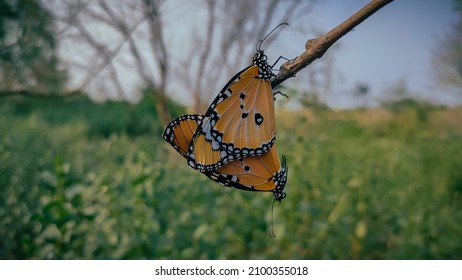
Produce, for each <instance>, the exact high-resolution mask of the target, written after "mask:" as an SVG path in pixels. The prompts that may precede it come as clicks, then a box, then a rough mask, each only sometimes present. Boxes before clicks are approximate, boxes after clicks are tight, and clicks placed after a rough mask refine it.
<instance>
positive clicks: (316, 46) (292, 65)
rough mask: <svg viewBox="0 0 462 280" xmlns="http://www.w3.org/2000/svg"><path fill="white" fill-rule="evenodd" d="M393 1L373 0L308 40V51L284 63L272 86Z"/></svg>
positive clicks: (316, 56) (321, 53) (319, 55)
mask: <svg viewBox="0 0 462 280" xmlns="http://www.w3.org/2000/svg"><path fill="white" fill-rule="evenodd" d="M391 2H393V0H372V1H371V2H369V3H368V4H367V5H366V6H364V7H363V8H362V9H361V10H359V11H357V12H356V13H355V14H353V15H352V16H351V17H350V18H348V19H347V20H345V21H344V22H343V23H341V24H340V25H338V26H337V27H335V28H333V29H332V30H330V31H329V32H327V33H326V34H324V35H322V36H320V37H318V38H315V39H310V40H308V41H307V42H306V44H305V49H306V51H305V52H303V53H302V54H300V55H299V56H298V57H297V58H295V59H294V60H292V61H287V62H286V63H284V64H283V65H282V66H281V69H280V71H279V73H278V74H277V76H276V78H275V79H274V80H272V81H271V86H272V87H273V88H275V87H277V86H278V85H279V84H281V83H282V82H284V81H285V80H287V79H289V78H291V77H294V76H295V74H296V73H297V72H299V71H300V70H302V69H303V68H305V67H306V66H308V65H310V64H311V63H312V62H313V61H315V60H316V59H318V58H321V57H322V56H323V55H324V53H325V52H326V51H327V50H328V49H329V48H330V47H331V46H332V45H333V44H334V43H335V42H337V41H338V40H339V39H340V38H341V37H343V36H344V35H345V34H347V33H348V32H350V31H351V30H352V29H353V28H355V27H356V26H357V25H358V24H360V23H361V22H363V21H364V20H365V19H367V18H368V17H369V16H371V15H372V14H374V13H375V12H377V11H378V10H380V9H381V8H383V7H384V6H385V5H387V4H388V3H391Z"/></svg>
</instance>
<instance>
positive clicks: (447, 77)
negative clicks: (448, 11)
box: [434, 0, 462, 93]
mask: <svg viewBox="0 0 462 280" xmlns="http://www.w3.org/2000/svg"><path fill="white" fill-rule="evenodd" d="M454 10H455V11H456V12H457V13H458V19H457V21H456V22H454V24H453V25H452V26H451V29H450V32H448V33H447V34H446V35H445V37H444V38H443V41H442V42H441V43H440V44H439V48H438V50H437V52H436V54H435V57H434V64H435V71H436V74H437V78H438V81H439V82H440V83H441V84H442V85H444V86H449V87H454V88H456V89H458V91H459V92H460V93H462V0H454Z"/></svg>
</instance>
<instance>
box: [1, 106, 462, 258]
mask: <svg viewBox="0 0 462 280" xmlns="http://www.w3.org/2000/svg"><path fill="white" fill-rule="evenodd" d="M419 106H420V105H419V104H418V103H415V104H413V103H409V104H407V105H406V106H400V108H399V110H388V109H374V110H353V111H331V110H324V111H320V112H318V113H317V114H313V111H311V110H303V111H299V112H290V111H284V112H282V111H280V112H278V115H277V119H278V129H279V130H278V140H277V141H278V146H279V150H280V152H282V153H285V154H286V155H287V159H288V165H289V178H288V183H287V186H286V192H287V198H286V199H285V200H283V201H282V203H281V204H277V205H275V213H274V219H275V220H274V225H275V233H276V235H277V237H276V238H270V237H268V235H267V232H266V229H267V220H266V218H267V216H268V214H269V210H270V205H271V202H272V195H271V194H269V193H251V192H243V191H239V190H235V189H227V188H224V187H221V186H219V185H217V184H215V183H213V182H211V181H209V180H208V179H207V178H206V177H205V176H202V175H201V174H199V173H197V172H195V171H193V170H191V169H190V168H189V167H187V164H186V163H185V162H184V159H183V158H181V157H180V156H179V155H177V154H176V152H174V151H173V149H171V148H170V146H168V144H167V143H164V141H163V140H162V139H161V137H160V133H161V130H162V128H161V127H160V126H159V125H158V123H159V122H158V118H157V116H156V113H155V112H153V111H152V109H151V108H153V106H152V100H149V99H146V100H143V101H142V102H141V103H139V104H136V105H133V104H126V103H106V104H102V105H97V104H93V103H91V102H90V101H88V100H87V99H85V98H82V97H79V98H75V99H73V100H70V101H69V100H67V101H65V100H63V99H59V98H55V99H47V100H45V99H40V98H37V99H18V98H13V97H11V98H8V99H7V98H3V99H2V101H1V103H0V186H1V189H2V190H1V192H0V236H2V238H1V239H0V258H6V259H246V258H251V259H460V258H462V241H461V238H460V236H461V235H462V223H460V221H461V220H462V208H461V205H462V204H461V203H462V173H461V172H460V171H461V170H462V125H461V123H460V119H461V118H462V109H461V108H453V109H444V108H433V109H431V110H427V109H426V110H423V111H424V112H426V115H425V117H421V115H422V112H421V111H422V108H420V107H419ZM171 107H172V111H173V113H174V114H175V115H179V114H180V113H182V112H184V110H183V109H182V108H180V107H179V106H173V105H171Z"/></svg>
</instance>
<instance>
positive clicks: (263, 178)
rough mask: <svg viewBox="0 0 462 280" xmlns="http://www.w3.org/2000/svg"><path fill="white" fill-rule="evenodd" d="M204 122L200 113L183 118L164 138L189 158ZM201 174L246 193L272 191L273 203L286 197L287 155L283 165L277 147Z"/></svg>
mask: <svg viewBox="0 0 462 280" xmlns="http://www.w3.org/2000/svg"><path fill="white" fill-rule="evenodd" d="M204 119H205V116H203V115H198V114H191V115H182V116H180V117H178V118H176V119H174V120H173V121H171V122H170V123H169V124H168V125H167V126H166V128H165V130H164V133H163V134H162V137H163V138H164V139H165V140H166V141H167V142H168V143H169V144H170V145H172V146H173V148H175V150H176V151H178V152H179V153H180V154H181V155H182V156H183V157H185V158H186V157H187V156H188V150H189V147H190V144H191V141H192V139H193V136H194V133H195V131H196V130H197V129H198V128H199V127H200V124H201V122H203V121H204ZM201 172H202V173H203V174H204V175H206V176H207V177H209V178H210V179H211V180H212V181H214V182H217V183H220V184H222V185H224V186H227V187H234V188H237V189H241V190H246V191H262V192H269V191H271V192H273V195H274V201H281V200H282V199H284V198H285V196H286V194H285V193H284V192H283V190H284V187H285V184H286V181H287V172H288V168H287V165H286V159H285V157H284V156H282V164H281V161H280V160H279V157H278V153H277V149H276V146H275V145H273V147H272V148H271V149H270V150H269V151H268V152H267V153H265V154H263V155H259V156H253V157H246V158H242V159H240V160H234V161H230V162H228V163H227V164H225V165H224V166H222V167H220V168H218V169H216V170H209V171H201Z"/></svg>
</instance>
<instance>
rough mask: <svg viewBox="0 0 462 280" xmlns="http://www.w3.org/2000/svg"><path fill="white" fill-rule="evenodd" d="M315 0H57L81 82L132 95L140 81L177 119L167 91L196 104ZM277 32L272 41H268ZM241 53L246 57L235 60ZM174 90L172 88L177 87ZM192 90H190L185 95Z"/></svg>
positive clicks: (165, 113)
mask: <svg viewBox="0 0 462 280" xmlns="http://www.w3.org/2000/svg"><path fill="white" fill-rule="evenodd" d="M312 2H314V0H313V1H302V0H290V1H277V0H271V1H253V2H249V1H247V0H240V1H232V2H228V1H216V0H202V1H171V2H168V1H165V0H136V1H107V0H96V1H90V0H75V1H51V2H49V5H50V7H52V8H53V12H54V13H55V15H56V17H57V18H58V19H59V23H60V30H61V31H62V32H61V35H62V37H61V39H62V40H63V41H64V45H65V46H69V48H68V49H67V50H66V51H68V52H70V51H74V55H68V56H66V60H67V62H68V63H69V65H70V66H72V68H73V69H78V70H79V74H80V75H81V74H82V72H84V74H83V75H81V76H84V78H83V79H82V82H81V85H80V86H79V87H80V88H88V87H91V86H97V89H98V92H99V93H103V94H104V93H106V94H107V95H106V96H103V98H108V97H110V95H113V96H114V93H117V94H116V95H117V96H116V97H117V98H120V99H127V98H131V97H133V94H129V93H128V90H127V89H128V87H127V86H126V83H125V82H126V81H127V80H129V79H132V80H138V81H140V84H141V88H143V89H146V88H151V90H145V91H144V92H151V93H152V94H153V97H154V102H155V105H156V108H157V110H158V112H159V115H160V116H161V120H162V121H163V122H164V123H166V122H168V121H170V119H171V117H170V112H169V110H168V107H167V106H166V104H167V91H168V90H170V89H174V90H175V91H182V92H184V94H183V95H182V97H186V98H188V97H191V99H190V100H192V101H193V105H194V107H195V110H196V111H198V110H199V108H203V107H201V106H204V104H206V103H208V102H209V101H210V97H211V96H212V95H213V94H217V92H218V90H220V89H221V87H222V86H223V85H224V83H225V82H226V81H227V79H229V78H230V77H232V76H233V75H234V74H235V73H236V72H237V71H239V70H240V69H241V68H242V67H244V66H245V65H246V64H248V63H249V62H250V60H251V55H252V53H253V52H254V51H255V45H256V43H257V41H258V39H259V38H262V37H263V36H264V34H266V33H267V32H268V30H269V29H271V28H272V27H274V26H275V25H276V24H278V23H281V22H283V21H288V20H289V19H291V18H294V17H297V16H300V15H305V14H306V13H307V12H309V11H310V9H311V8H312V7H313V5H312ZM196 15H197V16H198V17H197V18H194V19H192V18H191V16H193V17H195V16H196ZM277 36H278V33H277V32H276V33H274V34H273V35H272V36H271V37H270V38H268V40H266V41H265V46H264V47H268V45H269V44H271V42H272V41H274V40H275V38H276V37H277ZM236 58H240V59H236ZM172 91H173V90H172ZM185 95H188V96H185Z"/></svg>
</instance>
